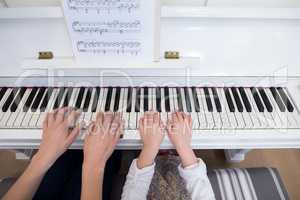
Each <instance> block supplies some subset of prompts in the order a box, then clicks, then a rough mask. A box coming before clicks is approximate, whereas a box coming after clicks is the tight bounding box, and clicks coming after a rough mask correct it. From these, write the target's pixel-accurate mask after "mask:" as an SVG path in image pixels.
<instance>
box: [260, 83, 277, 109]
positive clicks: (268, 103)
mask: <svg viewBox="0 0 300 200" xmlns="http://www.w3.org/2000/svg"><path fill="white" fill-rule="evenodd" d="M258 91H259V93H260V96H261V98H262V100H263V102H264V103H265V106H266V109H267V111H268V112H273V106H272V104H271V102H270V100H269V98H268V96H267V94H266V92H265V90H264V88H258Z"/></svg>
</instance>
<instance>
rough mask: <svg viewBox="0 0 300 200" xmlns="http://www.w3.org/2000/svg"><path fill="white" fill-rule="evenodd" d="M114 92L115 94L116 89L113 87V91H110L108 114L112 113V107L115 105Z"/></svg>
mask: <svg viewBox="0 0 300 200" xmlns="http://www.w3.org/2000/svg"><path fill="white" fill-rule="evenodd" d="M116 92H117V88H115V87H114V88H113V90H112V95H111V100H110V108H109V112H113V111H114V105H115V100H116Z"/></svg>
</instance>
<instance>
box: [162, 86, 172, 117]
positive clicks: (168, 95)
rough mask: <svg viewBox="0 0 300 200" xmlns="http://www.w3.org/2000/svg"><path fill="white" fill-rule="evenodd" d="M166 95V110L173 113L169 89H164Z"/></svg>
mask: <svg viewBox="0 0 300 200" xmlns="http://www.w3.org/2000/svg"><path fill="white" fill-rule="evenodd" d="M164 93H165V109H166V112H171V106H170V91H169V87H164Z"/></svg>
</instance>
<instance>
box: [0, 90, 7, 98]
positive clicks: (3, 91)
mask: <svg viewBox="0 0 300 200" xmlns="http://www.w3.org/2000/svg"><path fill="white" fill-rule="evenodd" d="M6 91H7V87H3V88H1V91H0V101H1V100H2V99H3V97H4V95H5V93H6Z"/></svg>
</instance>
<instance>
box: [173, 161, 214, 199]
mask: <svg viewBox="0 0 300 200" xmlns="http://www.w3.org/2000/svg"><path fill="white" fill-rule="evenodd" d="M178 170H179V174H180V176H181V177H182V178H183V179H184V180H185V182H186V189H187V191H188V193H189V194H190V195H191V198H192V200H214V199H215V195H214V192H213V189H212V187H211V184H210V182H209V179H208V177H207V171H206V165H205V163H204V162H203V161H202V160H201V159H199V161H198V163H197V164H195V165H193V166H189V167H186V168H183V167H182V165H179V166H178Z"/></svg>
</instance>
